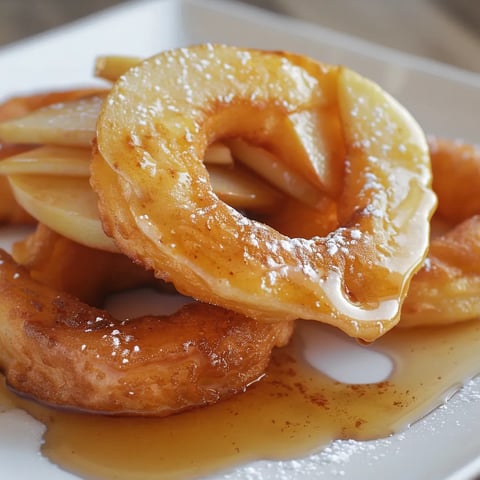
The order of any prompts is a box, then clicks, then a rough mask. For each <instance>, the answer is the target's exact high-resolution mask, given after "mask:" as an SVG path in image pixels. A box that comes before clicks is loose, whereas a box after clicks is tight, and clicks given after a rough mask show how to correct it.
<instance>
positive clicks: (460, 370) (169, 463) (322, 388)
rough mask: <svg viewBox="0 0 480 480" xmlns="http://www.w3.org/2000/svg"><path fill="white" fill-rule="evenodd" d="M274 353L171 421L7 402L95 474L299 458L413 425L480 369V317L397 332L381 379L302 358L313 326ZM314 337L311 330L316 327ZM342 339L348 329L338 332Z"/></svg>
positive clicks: (198, 470) (388, 344)
mask: <svg viewBox="0 0 480 480" xmlns="http://www.w3.org/2000/svg"><path fill="white" fill-rule="evenodd" d="M311 328H318V329H319V331H320V332H325V334H328V335H330V336H331V335H332V332H334V333H333V334H334V335H336V334H337V333H336V332H335V331H334V330H333V329H331V328H330V327H326V326H321V325H314V326H313V327H312V324H308V325H307V324H305V323H303V324H302V323H300V324H299V326H298V327H297V330H298V331H297V334H296V335H295V338H294V340H293V341H292V343H291V345H290V346H288V347H286V348H284V349H280V350H277V351H276V352H275V353H274V356H273V358H272V361H271V364H270V367H269V369H268V371H267V374H266V376H265V377H264V379H263V380H262V381H260V382H258V383H257V384H255V385H252V386H251V387H250V388H249V390H248V391H247V392H246V393H244V394H242V395H238V396H236V397H234V398H232V399H230V400H227V401H224V402H221V403H219V404H217V405H214V406H212V407H207V408H203V409H198V410H194V411H191V412H187V413H183V414H180V415H176V416H173V417H168V418H164V419H155V418H113V417H104V416H94V415H86V414H76V413H69V412H62V411H56V410H52V409H48V408H45V407H42V406H40V405H38V404H36V403H34V402H29V401H27V400H23V399H20V398H18V397H16V396H15V395H13V394H12V393H11V392H9V391H8V390H7V389H6V388H5V387H2V388H1V389H0V404H2V405H4V406H5V407H6V408H12V407H18V408H22V409H25V410H27V411H28V412H29V413H30V414H31V415H32V416H34V417H35V418H37V419H38V420H40V421H41V422H43V423H45V425H46V426H47V432H46V434H45V438H44V440H45V443H44V445H43V449H42V451H43V454H44V455H46V456H47V457H48V458H50V459H51V460H52V461H53V462H55V463H57V464H58V465H60V466H61V467H62V468H64V469H66V470H69V471H71V472H73V473H76V474H78V475H80V476H82V477H87V478H93V479H102V480H103V479H114V478H115V479H120V480H127V479H138V478H142V479H149V478H152V479H153V478H155V479H179V478H182V479H185V478H192V477H198V476H201V475H208V474H209V473H210V474H211V473H215V472H218V471H220V470H224V469H227V468H234V467H235V466H236V465H241V464H244V463H247V462H249V461H252V460H256V459H290V458H295V457H299V456H305V455H307V454H309V453H312V452H314V451H318V450H320V449H321V448H322V447H325V446H326V445H327V444H329V443H330V442H331V441H332V440H334V439H355V440H369V439H376V438H382V437H386V436H388V435H390V434H392V433H395V432H399V431H401V430H403V429H405V428H407V427H408V425H409V424H411V423H412V422H414V421H416V420H418V419H420V418H422V417H423V416H425V415H426V414H427V413H428V412H429V411H431V410H432V409H434V408H435V407H436V406H438V405H440V404H441V403H443V402H444V401H445V399H446V398H448V396H449V395H451V394H452V393H453V391H454V390H455V389H457V388H458V387H459V385H461V384H462V383H463V382H464V381H465V380H467V379H469V378H471V377H472V376H474V375H476V374H478V373H479V372H480V323H479V322H478V321H477V322H469V323H464V324H460V325H454V326H446V327H439V328H417V329H408V330H407V329H406V330H403V329H394V330H393V331H391V332H389V333H388V334H387V335H385V336H384V337H382V338H381V339H380V340H378V341H377V342H375V344H374V345H371V346H368V347H363V348H366V349H374V350H375V351H377V352H381V353H383V354H385V355H387V356H389V357H390V358H391V359H392V360H393V362H394V370H393V372H392V374H391V375H390V377H389V378H388V379H387V380H385V381H381V382H378V383H368V384H358V383H357V384H346V383H341V382H338V381H336V380H334V379H332V378H330V377H328V376H327V375H324V374H322V373H321V372H319V371H318V370H316V369H314V368H313V367H311V366H310V365H309V364H307V362H306V361H305V360H304V359H303V352H304V347H305V346H304V344H303V339H305V338H307V337H305V331H306V329H311ZM307 334H308V331H307ZM338 335H341V334H340V333H338Z"/></svg>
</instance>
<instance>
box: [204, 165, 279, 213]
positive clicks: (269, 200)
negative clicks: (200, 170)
mask: <svg viewBox="0 0 480 480" xmlns="http://www.w3.org/2000/svg"><path fill="white" fill-rule="evenodd" d="M208 173H209V175H210V182H211V184H212V187H213V191H214V192H215V193H216V194H217V195H218V196H219V198H221V199H222V200H223V201H224V202H226V203H228V204H229V205H230V206H232V207H234V208H239V209H246V210H253V211H256V212H265V211H271V210H273V209H274V208H275V207H276V206H278V204H279V202H280V201H281V199H282V195H281V194H280V192H278V191H277V190H275V189H274V188H272V187H271V186H270V185H268V183H266V182H265V181H263V180H262V179H261V178H259V177H258V176H256V175H254V174H253V173H251V172H249V171H248V170H246V169H245V168H242V167H241V166H235V167H233V168H228V167H225V166H220V165H208Z"/></svg>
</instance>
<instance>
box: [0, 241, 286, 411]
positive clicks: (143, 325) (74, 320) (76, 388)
mask: <svg viewBox="0 0 480 480" xmlns="http://www.w3.org/2000/svg"><path fill="white" fill-rule="evenodd" d="M0 297H1V298H2V301H1V302H0V318H1V322H0V367H1V369H2V370H3V371H4V373H5V375H6V379H7V382H8V384H9V385H10V386H11V387H12V388H13V389H15V390H17V391H19V392H21V393H22V394H23V395H26V396H31V397H34V398H35V399H37V400H39V401H42V402H45V403H47V404H50V405H53V406H58V407H62V408H73V409H80V410H85V411H90V412H96V413H107V414H116V415H120V414H121V415H157V416H165V415H169V414H172V413H177V412H180V411H183V410H186V409H190V408H193V407H197V406H202V405H208V404H212V403H215V402H217V401H218V400H220V399H222V398H226V397H228V396H230V395H233V394H236V393H238V392H241V391H243V390H245V388H246V387H247V386H248V385H249V384H250V383H252V382H254V381H255V380H257V379H258V378H259V377H260V376H261V375H262V374H263V371H264V369H265V367H266V365H267V363H268V361H269V358H270V352H271V350H272V348H273V347H274V346H281V345H284V344H285V343H286V342H288V339H289V337H290V335H291V332H292V324H291V323H275V324H269V323H263V322H262V323H260V322H256V321H254V320H252V319H248V318H246V317H243V316H242V315H239V314H236V313H234V312H230V311H227V310H224V309H221V308H219V307H215V306H211V305H206V304H200V303H194V304H189V305H187V306H185V307H183V308H182V309H181V310H179V311H178V312H176V313H175V314H173V315H170V316H168V317H152V316H146V317H141V318H137V319H134V320H130V321H128V322H120V321H117V320H115V319H114V318H113V317H112V316H111V315H109V314H108V313H107V312H105V311H103V310H99V309H96V308H93V307H90V306H88V305H86V304H85V303H83V302H80V301H79V300H78V299H76V298H75V297H72V296H70V295H68V294H66V293H63V292H59V291H56V290H54V289H52V288H50V287H48V286H46V285H42V284H40V283H38V282H36V281H34V280H32V279H31V277H30V276H29V274H28V272H27V271H26V270H25V269H24V268H22V267H19V266H18V265H17V264H15V263H14V262H13V261H12V259H11V258H10V257H9V255H8V254H6V253H5V252H3V251H1V250H0Z"/></svg>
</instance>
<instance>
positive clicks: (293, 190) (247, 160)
mask: <svg viewBox="0 0 480 480" xmlns="http://www.w3.org/2000/svg"><path fill="white" fill-rule="evenodd" d="M226 144H227V146H228V147H229V148H230V150H231V152H232V155H233V157H234V159H235V160H238V161H239V162H241V163H242V164H244V165H246V166H247V167H248V168H250V169H251V170H252V171H254V172H255V173H257V174H258V175H259V176H260V177H262V178H264V179H266V180H267V181H268V182H269V183H270V184H272V185H275V187H277V188H278V189H279V190H280V191H282V192H284V193H286V194H287V195H290V196H292V197H293V198H296V199H297V200H299V201H300V202H302V203H305V204H307V205H309V206H312V207H317V206H321V205H323V199H324V198H325V193H323V192H322V191H320V190H319V189H318V188H316V187H315V186H314V185H312V184H311V183H310V182H309V181H308V180H306V179H305V178H304V177H303V176H302V175H300V174H299V173H297V172H295V171H293V170H292V169H291V168H288V166H286V165H285V164H284V163H282V162H281V161H280V160H279V159H278V158H277V157H276V156H275V155H273V154H272V153H270V152H269V151H268V150H265V149H264V148H261V147H257V146H254V145H250V144H249V143H247V142H245V141H243V140H241V139H233V140H228V141H227V142H226Z"/></svg>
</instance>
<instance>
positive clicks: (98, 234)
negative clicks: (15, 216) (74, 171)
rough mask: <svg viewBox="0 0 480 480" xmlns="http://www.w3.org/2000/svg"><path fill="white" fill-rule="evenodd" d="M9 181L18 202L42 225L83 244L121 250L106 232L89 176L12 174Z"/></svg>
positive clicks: (111, 250)
mask: <svg viewBox="0 0 480 480" xmlns="http://www.w3.org/2000/svg"><path fill="white" fill-rule="evenodd" d="M9 181H10V186H11V188H12V190H13V193H14V195H15V198H16V199H17V202H18V203H19V204H20V205H21V206H22V207H23V208H24V209H25V210H26V211H27V212H28V213H30V215H32V216H33V217H34V218H36V219H37V220H38V221H39V222H41V223H43V224H45V225H46V226H47V227H49V228H50V229H52V230H54V231H55V232H57V233H60V234H61V235H63V236H64V237H67V238H69V239H71V240H74V241H76V242H78V243H80V244H82V245H86V246H88V247H92V248H98V249H100V250H107V251H110V252H115V251H117V248H116V246H115V244H114V243H113V241H112V239H111V238H109V237H107V236H106V235H105V233H104V232H103V229H102V224H101V222H100V218H99V214H98V209H97V198H96V196H95V194H94V193H93V191H92V189H91V188H90V185H89V183H88V178H87V177H60V176H54V175H12V176H10V177H9Z"/></svg>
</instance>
